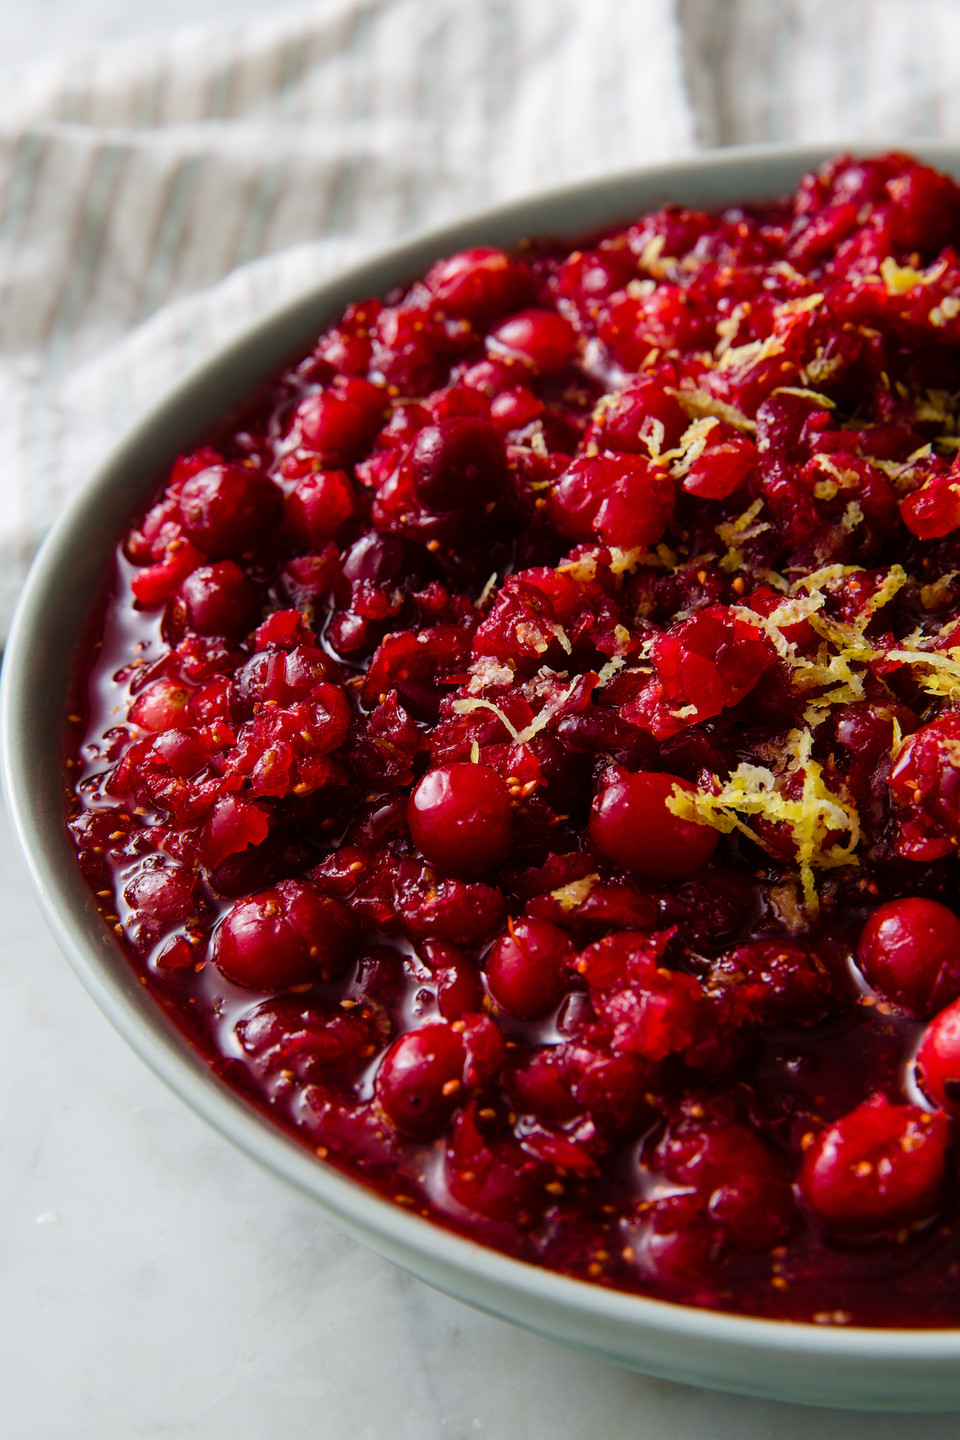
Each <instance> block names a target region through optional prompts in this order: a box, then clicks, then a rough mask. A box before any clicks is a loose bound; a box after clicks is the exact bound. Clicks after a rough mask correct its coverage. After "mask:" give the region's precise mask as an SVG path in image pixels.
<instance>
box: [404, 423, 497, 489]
mask: <svg viewBox="0 0 960 1440" xmlns="http://www.w3.org/2000/svg"><path fill="white" fill-rule="evenodd" d="M411 465H412V468H413V474H414V483H415V485H416V490H417V496H418V498H419V499H420V500H421V501H422V503H423V504H425V505H429V506H431V507H433V508H434V509H437V510H453V509H456V508H458V507H461V506H462V507H464V508H466V509H469V510H478V509H481V508H482V507H483V506H484V505H486V504H488V503H489V502H490V501H491V500H497V499H499V497H500V496H501V495H502V494H503V491H504V489H505V487H506V485H507V483H508V481H509V472H508V470H507V451H506V447H505V445H504V442H503V437H502V436H501V434H500V431H499V430H498V429H497V428H496V426H495V425H491V424H490V422H489V421H488V420H476V419H473V418H472V417H471V416H468V415H451V416H450V417H449V418H448V419H446V420H441V421H439V422H438V424H436V425H425V426H424V428H423V429H422V430H421V431H420V433H419V435H418V436H417V438H416V441H415V442H414V446H413V451H412V454H411Z"/></svg>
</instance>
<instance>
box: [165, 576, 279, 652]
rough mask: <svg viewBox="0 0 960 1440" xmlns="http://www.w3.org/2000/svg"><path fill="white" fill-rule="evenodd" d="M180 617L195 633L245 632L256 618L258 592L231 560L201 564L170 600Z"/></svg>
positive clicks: (258, 607) (253, 624)
mask: <svg viewBox="0 0 960 1440" xmlns="http://www.w3.org/2000/svg"><path fill="white" fill-rule="evenodd" d="M178 602H179V605H180V606H181V607H182V613H183V619H184V621H185V623H186V624H187V626H188V627H189V628H190V629H191V630H196V632H197V633H198V634H199V635H229V636H231V637H238V636H240V635H246V634H247V633H248V631H250V630H252V629H253V627H254V626H255V625H256V623H257V621H258V620H259V619H260V596H259V594H258V593H257V587H256V586H255V585H254V583H253V581H252V580H250V579H248V577H247V576H246V575H245V574H244V573H243V571H242V570H241V569H240V566H239V565H237V564H235V563H234V562H233V561H232V560H218V561H217V563H216V565H201V566H200V568H199V569H198V570H194V572H193V574H192V575H188V576H187V578H186V580H184V582H183V584H182V585H181V586H180V593H179V595H178V596H177V598H176V599H175V600H174V602H173V605H174V610H175V618H176V609H177V606H178Z"/></svg>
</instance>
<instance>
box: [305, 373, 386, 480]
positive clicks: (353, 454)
mask: <svg viewBox="0 0 960 1440" xmlns="http://www.w3.org/2000/svg"><path fill="white" fill-rule="evenodd" d="M383 402H384V395H383V391H382V390H379V389H377V387H376V386H375V385H371V384H370V383H369V382H368V381H366V380H359V379H357V378H355V377H353V376H351V377H350V378H343V377H342V378H341V379H339V380H338V382H337V384H336V386H335V388H332V389H329V390H318V391H316V392H315V393H314V394H312V395H308V396H306V398H305V399H303V400H301V401H300V404H299V405H298V406H297V409H296V413H295V416H294V420H295V423H296V424H297V425H298V426H299V430H300V439H301V441H302V443H303V444H304V446H306V448H307V449H308V450H314V451H316V452H317V454H319V455H325V456H326V457H327V458H328V459H330V460H334V461H339V462H343V461H348V460H353V459H356V458H357V457H358V456H359V455H360V454H361V453H362V452H363V450H364V449H365V448H366V446H367V444H368V443H369V441H370V440H372V439H373V437H374V435H375V434H376V433H377V430H378V428H379V425H380V421H381V419H382V418H383V411H384V403H383Z"/></svg>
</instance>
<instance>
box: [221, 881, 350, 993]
mask: <svg viewBox="0 0 960 1440" xmlns="http://www.w3.org/2000/svg"><path fill="white" fill-rule="evenodd" d="M356 936H357V922H356V920H355V919H354V917H353V916H352V915H351V913H350V911H349V910H347V908H346V907H345V906H344V905H341V904H340V902H339V901H338V900H332V899H330V898H329V896H326V895H321V894H320V893H319V892H318V891H317V890H315V889H314V888H313V887H312V886H310V885H304V884H302V883H301V882H300V881H299V880H284V881H282V882H281V883H280V884H279V885H277V886H275V887H274V888H273V889H272V890H263V891H261V893H260V894H259V895H252V896H250V898H249V899H247V900H238V901H237V903H236V904H235V905H234V906H233V909H232V910H230V911H229V913H228V914H227V916H226V918H225V919H224V921H223V923H222V924H221V926H220V928H219V929H218V930H217V932H216V935H215V937H214V942H213V950H212V958H213V961H214V964H215V965H216V966H217V967H218V969H220V970H222V971H223V973H224V975H226V976H227V978H228V979H229V980H233V981H235V983H236V984H238V985H248V986H250V987H251V988H252V989H255V990H273V989H277V988H279V987H280V986H284V985H300V984H304V983H305V982H307V981H310V980H319V979H321V978H322V977H330V976H333V975H339V974H340V973H341V972H342V970H343V969H344V967H345V966H346V964H347V962H348V960H349V959H350V956H351V954H352V953H353V948H354V945H355V942H356Z"/></svg>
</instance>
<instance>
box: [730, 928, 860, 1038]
mask: <svg viewBox="0 0 960 1440" xmlns="http://www.w3.org/2000/svg"><path fill="white" fill-rule="evenodd" d="M708 993H709V994H711V995H721V996H725V997H729V998H730V999H731V1000H732V1001H733V1003H734V1006H735V1010H736V1012H738V1013H739V1014H741V1015H742V1016H743V1017H744V1019H748V1020H754V1021H759V1022H761V1023H763V1022H766V1023H767V1024H771V1025H805V1024H807V1025H809V1024H811V1023H813V1022H814V1021H816V1020H820V1019H822V1017H823V1016H824V1014H826V1012H827V1011H828V1010H829V1009H830V1006H831V1002H832V1001H833V998H834V995H833V987H832V985H831V983H830V977H829V975H828V974H827V972H826V970H825V969H824V967H823V965H822V963H821V962H820V960H819V959H818V957H817V956H816V955H813V954H808V952H807V951H806V950H803V949H801V948H800V946H799V945H791V944H788V943H786V942H785V941H782V940H749V941H748V942H747V943H746V944H745V945H738V946H737V948H736V949H735V950H731V951H730V952H729V953H728V954H726V955H720V956H719V957H718V958H717V959H716V960H715V961H714V962H713V964H712V965H711V967H710V976H709V983H708Z"/></svg>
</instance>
